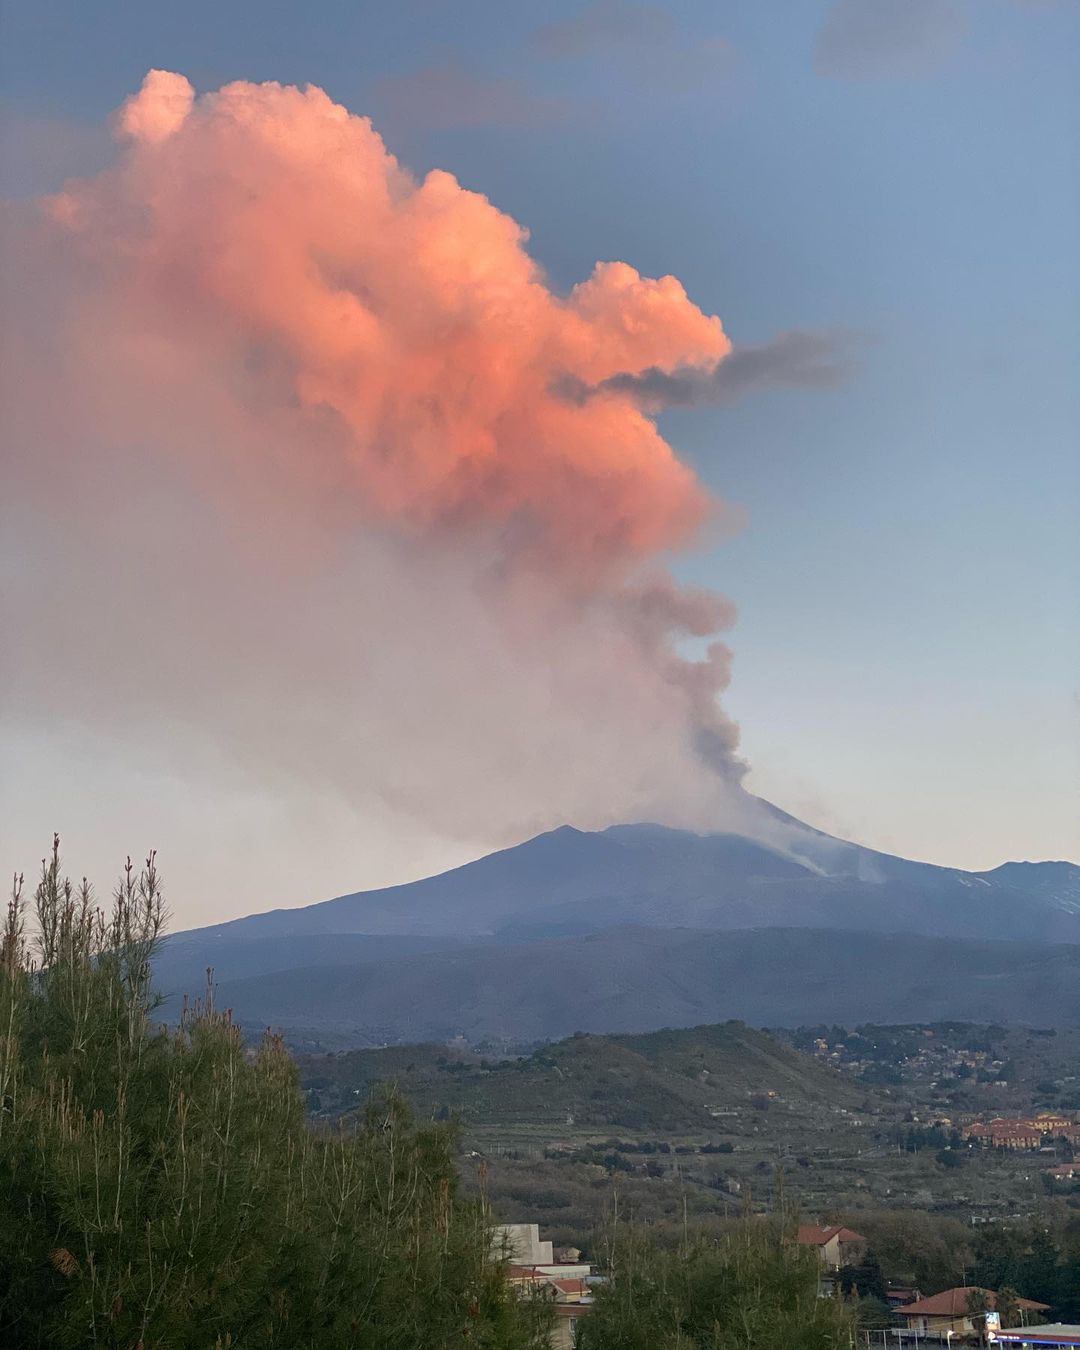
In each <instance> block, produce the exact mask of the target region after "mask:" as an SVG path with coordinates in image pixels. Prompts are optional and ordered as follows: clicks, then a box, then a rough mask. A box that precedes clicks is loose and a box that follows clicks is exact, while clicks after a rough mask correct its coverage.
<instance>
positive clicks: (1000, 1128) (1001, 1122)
mask: <svg viewBox="0 0 1080 1350" xmlns="http://www.w3.org/2000/svg"><path fill="white" fill-rule="evenodd" d="M961 1137H962V1138H964V1139H971V1140H974V1141H975V1142H976V1143H979V1144H984V1145H985V1146H986V1147H988V1148H1007V1149H1021V1150H1026V1151H1030V1152H1034V1151H1035V1150H1036V1149H1040V1148H1042V1147H1043V1146H1044V1145H1045V1144H1047V1143H1050V1142H1052V1141H1053V1140H1054V1139H1067V1140H1068V1141H1069V1143H1070V1144H1075V1145H1080V1121H1077V1120H1076V1118H1075V1117H1073V1116H1065V1115H1061V1114H1060V1113H1059V1112H1055V1111H1040V1112H1039V1114H1038V1115H1035V1116H1023V1117H1021V1116H1016V1117H1012V1116H996V1117H995V1118H994V1119H993V1120H976V1121H974V1122H973V1123H972V1124H971V1125H965V1126H964V1128H963V1130H962V1131H961Z"/></svg>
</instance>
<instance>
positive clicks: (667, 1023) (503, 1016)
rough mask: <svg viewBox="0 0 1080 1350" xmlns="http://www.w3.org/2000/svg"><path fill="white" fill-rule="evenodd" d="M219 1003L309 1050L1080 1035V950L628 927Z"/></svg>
mask: <svg viewBox="0 0 1080 1350" xmlns="http://www.w3.org/2000/svg"><path fill="white" fill-rule="evenodd" d="M219 1002H220V1003H221V1004H222V1006H225V1005H227V1006H230V1007H232V1008H233V1009H234V1012H235V1015H236V1016H237V1018H238V1019H239V1020H240V1021H241V1022H242V1023H244V1024H245V1025H247V1026H249V1027H250V1028H251V1029H253V1030H257V1029H258V1028H260V1027H262V1026H267V1025H272V1026H276V1027H281V1028H284V1029H285V1030H286V1031H287V1033H288V1035H289V1037H290V1039H291V1040H292V1042H293V1043H294V1044H296V1045H303V1044H311V1045H319V1046H324V1047H327V1048H331V1047H333V1048H339V1047H343V1046H346V1045H365V1044H366V1045H379V1044H383V1043H385V1042H400V1041H425V1040H439V1041H445V1040H448V1039H451V1038H452V1037H455V1036H458V1035H463V1036H465V1037H466V1038H468V1039H469V1040H470V1041H472V1042H474V1043H475V1042H478V1041H483V1040H500V1039H503V1038H511V1039H513V1040H515V1041H517V1042H518V1043H528V1042H535V1041H540V1040H546V1039H555V1038H559V1037H563V1036H568V1035H571V1034H573V1032H575V1031H593V1032H605V1031H611V1032H645V1031H652V1030H655V1029H656V1028H658V1027H679V1026H691V1025H695V1024H697V1023H702V1022H717V1021H722V1020H725V1019H728V1018H740V1019H742V1020H743V1021H746V1022H749V1023H751V1024H755V1025H758V1026H798V1025H800V1024H808V1023H813V1022H840V1023H848V1024H853V1023H855V1022H860V1021H874V1022H901V1021H910V1020H911V1018H912V1016H913V1015H915V1016H917V1017H918V1018H919V1020H924V1021H937V1020H945V1019H952V1020H962V1021H983V1022H987V1021H1011V1022H1030V1023H1036V1024H1040V1025H1051V1024H1053V1025H1058V1026H1078V1025H1080V946H1075V947H1053V946H1046V945H1042V944H1038V943H1006V942H979V941H968V942H946V941H941V940H939V939H933V938H924V937H909V936H906V935H904V936H901V935H895V934H894V935H882V934H875V933H847V932H838V931H822V930H793V929H786V930H785V929H762V930H757V931H747V932H735V933H708V932H700V931H692V930H686V929H681V930H676V931H674V932H663V931H661V930H659V929H644V928H638V929H617V930H612V931H609V932H605V933H597V934H591V935H588V936H586V937H583V938H559V939H551V940H548V941H543V942H531V943H518V944H513V945H504V946H499V945H493V944H481V945H475V946H465V947H460V948H457V949H455V950H452V951H443V952H434V953H432V952H429V953H422V954H419V955H416V956H411V957H397V958H394V959H390V960H386V961H382V962H379V963H375V964H370V965H365V966H328V967H311V968H307V969H299V970H289V971H281V972H278V973H277V974H273V975H261V976H256V977H252V978H249V979H245V980H235V981H225V982H224V983H223V984H222V986H221V988H220V990H219Z"/></svg>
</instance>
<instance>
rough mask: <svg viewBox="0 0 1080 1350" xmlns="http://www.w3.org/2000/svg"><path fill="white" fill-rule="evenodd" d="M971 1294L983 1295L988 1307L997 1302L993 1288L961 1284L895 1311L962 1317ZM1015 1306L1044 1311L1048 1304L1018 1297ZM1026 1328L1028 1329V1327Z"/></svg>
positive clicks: (932, 1315)
mask: <svg viewBox="0 0 1080 1350" xmlns="http://www.w3.org/2000/svg"><path fill="white" fill-rule="evenodd" d="M972 1294H983V1295H985V1297H986V1302H987V1306H988V1307H990V1308H993V1307H994V1305H995V1303H996V1302H997V1294H996V1293H995V1292H994V1291H993V1289H979V1288H969V1287H967V1286H963V1287H958V1288H956V1289H943V1290H942V1291H941V1293H940V1294H934V1295H932V1296H931V1297H930V1298H923V1299H920V1300H919V1301H918V1302H917V1303H905V1304H904V1305H903V1307H902V1308H897V1312H899V1313H902V1314H903V1315H904V1316H905V1317H964V1316H966V1315H967V1311H968V1308H969V1306H970V1304H969V1300H970V1298H971V1295H972ZM1016 1306H1017V1307H1018V1308H1024V1309H1025V1310H1026V1311H1028V1312H1046V1311H1047V1309H1048V1308H1049V1306H1050V1305H1049V1304H1048V1303H1035V1302H1034V1301H1033V1300H1032V1299H1030V1298H1018V1299H1017V1300H1016ZM1028 1329H1029V1330H1030V1328H1028Z"/></svg>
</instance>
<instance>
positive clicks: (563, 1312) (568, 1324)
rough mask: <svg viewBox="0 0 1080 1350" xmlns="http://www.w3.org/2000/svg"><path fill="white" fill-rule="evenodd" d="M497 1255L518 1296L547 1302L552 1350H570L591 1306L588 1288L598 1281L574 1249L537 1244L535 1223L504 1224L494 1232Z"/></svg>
mask: <svg viewBox="0 0 1080 1350" xmlns="http://www.w3.org/2000/svg"><path fill="white" fill-rule="evenodd" d="M495 1243H496V1251H497V1253H498V1255H499V1256H500V1257H502V1258H504V1259H505V1260H508V1261H509V1263H510V1264H509V1267H508V1269H507V1278H508V1279H509V1281H510V1285H511V1288H513V1289H515V1290H516V1291H517V1292H518V1293H519V1294H523V1295H533V1296H537V1297H540V1298H543V1299H546V1300H548V1301H549V1302H550V1303H551V1308H552V1312H553V1313H554V1325H553V1327H552V1332H551V1347H552V1350H571V1347H572V1346H573V1345H575V1344H576V1342H577V1328H578V1323H579V1322H580V1320H581V1318H583V1317H585V1316H586V1315H587V1313H588V1312H589V1309H590V1308H591V1306H592V1286H593V1285H594V1284H596V1283H598V1282H599V1279H600V1277H599V1276H596V1275H594V1274H593V1268H592V1266H591V1265H589V1263H588V1262H586V1261H582V1260H581V1253H580V1251H578V1249H577V1248H576V1247H557V1248H556V1247H553V1246H552V1244H551V1243H550V1242H546V1241H541V1238H540V1228H539V1226H538V1225H537V1224H535V1223H504V1224H500V1225H499V1226H498V1227H497V1228H496V1229H495Z"/></svg>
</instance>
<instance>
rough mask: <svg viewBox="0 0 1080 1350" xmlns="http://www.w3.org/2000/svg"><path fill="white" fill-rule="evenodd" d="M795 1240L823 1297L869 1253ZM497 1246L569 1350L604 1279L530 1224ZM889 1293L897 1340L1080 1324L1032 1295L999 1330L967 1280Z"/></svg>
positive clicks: (1052, 1342)
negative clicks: (1049, 1317)
mask: <svg viewBox="0 0 1080 1350" xmlns="http://www.w3.org/2000/svg"><path fill="white" fill-rule="evenodd" d="M797 1241H798V1242H799V1243H800V1244H801V1245H802V1246H806V1247H812V1248H814V1249H815V1250H816V1251H817V1253H818V1258H819V1260H820V1262H821V1276H822V1278H821V1293H822V1294H823V1295H824V1296H831V1295H833V1294H834V1293H835V1292H836V1276H837V1275H838V1273H839V1272H840V1271H841V1270H842V1269H843V1268H844V1267H845V1266H852V1265H855V1264H856V1263H857V1262H858V1261H859V1260H861V1258H862V1257H864V1256H865V1255H866V1251H867V1240H866V1238H865V1237H863V1235H862V1234H861V1233H857V1232H855V1230H854V1229H852V1228H846V1227H845V1226H844V1225H843V1224H830V1225H821V1224H803V1225H801V1226H800V1228H799V1230H798V1234H797ZM495 1250H496V1252H497V1254H498V1255H499V1256H500V1257H502V1258H503V1259H505V1260H507V1261H508V1262H509V1267H508V1272H507V1273H508V1278H509V1281H510V1284H511V1286H512V1287H513V1288H514V1289H516V1290H517V1292H518V1293H519V1294H522V1295H526V1296H533V1297H540V1298H544V1299H546V1300H549V1301H550V1303H551V1308H552V1312H553V1313H554V1325H553V1329H552V1334H551V1346H552V1350H572V1347H573V1346H574V1345H575V1344H576V1343H577V1332H578V1326H579V1324H580V1322H581V1319H582V1318H583V1317H585V1316H587V1315H588V1313H589V1310H590V1308H591V1307H592V1302H593V1291H594V1288H595V1286H596V1285H597V1284H598V1283H600V1282H601V1280H602V1278H603V1277H602V1276H598V1275H595V1274H594V1273H593V1268H592V1266H591V1265H590V1264H589V1263H588V1262H586V1261H582V1260H581V1253H580V1251H578V1249H577V1248H576V1247H553V1245H552V1243H551V1242H548V1241H542V1240H541V1238H540V1229H539V1226H538V1225H537V1224H535V1223H509V1224H501V1225H499V1227H497V1228H496V1230H495ZM886 1298H887V1300H888V1303H889V1306H890V1307H891V1308H892V1310H893V1313H894V1316H895V1317H896V1319H897V1326H896V1328H895V1329H894V1331H893V1332H891V1333H890V1335H891V1336H896V1337H897V1339H898V1341H900V1342H901V1343H903V1342H907V1343H909V1344H916V1345H918V1344H921V1343H922V1341H925V1340H929V1341H931V1342H937V1343H939V1344H945V1345H951V1344H952V1343H953V1341H954V1340H955V1341H956V1342H957V1345H958V1346H959V1345H960V1344H963V1343H964V1342H965V1341H967V1340H969V1339H970V1338H973V1337H976V1336H979V1337H983V1336H985V1337H986V1338H987V1339H988V1340H994V1341H996V1342H997V1343H1000V1344H1002V1345H1010V1346H1015V1347H1031V1350H1034V1348H1035V1347H1040V1350H1045V1347H1065V1346H1076V1347H1080V1327H1072V1326H1064V1325H1062V1324H1061V1323H1059V1322H1058V1323H1044V1322H1040V1320H1039V1319H1040V1317H1041V1316H1042V1315H1043V1314H1045V1313H1047V1312H1049V1307H1048V1305H1047V1304H1045V1303H1037V1302H1036V1301H1035V1300H1034V1299H1030V1298H1018V1299H1016V1300H1015V1303H1014V1304H1013V1305H1012V1307H1011V1309H1010V1311H1011V1312H1012V1314H1013V1316H1014V1317H1018V1318H1019V1320H1020V1322H1021V1325H1020V1326H1019V1327H1015V1328H1001V1326H1000V1315H999V1313H998V1311H997V1302H998V1294H997V1292H996V1291H995V1290H993V1289H981V1288H973V1287H970V1286H967V1285H964V1286H958V1287H957V1288H955V1289H943V1290H942V1291H941V1292H940V1293H938V1294H933V1295H932V1296H931V1297H929V1298H923V1297H922V1295H921V1294H920V1292H919V1290H918V1289H910V1288H899V1287H891V1286H890V1287H889V1288H888V1289H887V1291H886Z"/></svg>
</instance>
